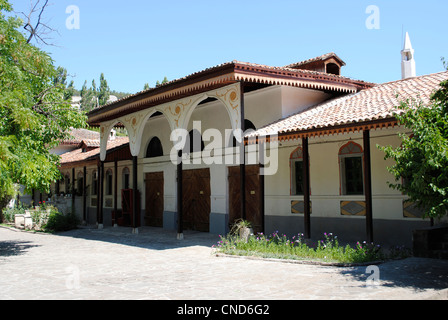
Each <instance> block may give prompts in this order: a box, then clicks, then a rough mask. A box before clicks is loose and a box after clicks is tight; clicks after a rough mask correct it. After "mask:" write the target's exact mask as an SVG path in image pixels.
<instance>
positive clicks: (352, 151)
mask: <svg viewBox="0 0 448 320" xmlns="http://www.w3.org/2000/svg"><path fill="white" fill-rule="evenodd" d="M348 158H358V159H360V161H361V179H360V180H361V189H362V192H359V191H354V192H348V191H347V170H346V159H348ZM338 160H339V177H340V194H341V195H343V196H363V195H365V185H364V179H365V166H364V151H363V148H362V146H361V145H360V144H358V143H356V142H353V141H350V142H348V143H346V144H344V145H343V146H342V147H341V148H340V149H339V153H338ZM358 179H359V177H358Z"/></svg>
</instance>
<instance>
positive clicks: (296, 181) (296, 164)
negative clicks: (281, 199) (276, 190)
mask: <svg viewBox="0 0 448 320" xmlns="http://www.w3.org/2000/svg"><path fill="white" fill-rule="evenodd" d="M289 166H290V169H291V195H303V150H302V148H301V147H298V148H297V149H296V150H294V152H293V153H291V156H290V158H289Z"/></svg>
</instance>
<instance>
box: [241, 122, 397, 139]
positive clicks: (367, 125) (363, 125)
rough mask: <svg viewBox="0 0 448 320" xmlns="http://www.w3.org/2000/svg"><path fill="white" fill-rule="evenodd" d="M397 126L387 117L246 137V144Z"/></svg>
mask: <svg viewBox="0 0 448 320" xmlns="http://www.w3.org/2000/svg"><path fill="white" fill-rule="evenodd" d="M397 125H399V124H398V120H397V119H396V118H395V117H388V118H384V119H376V120H371V121H362V122H352V123H346V124H340V125H332V126H326V127H319V128H317V127H314V128H308V129H303V130H285V131H282V132H277V133H270V134H268V133H266V134H264V135H259V136H250V137H246V142H245V143H246V144H248V145H251V144H260V143H267V142H273V141H278V142H282V141H289V140H298V139H301V138H312V137H321V136H330V135H335V134H342V133H354V132H361V131H364V130H376V129H382V128H393V127H395V126H397Z"/></svg>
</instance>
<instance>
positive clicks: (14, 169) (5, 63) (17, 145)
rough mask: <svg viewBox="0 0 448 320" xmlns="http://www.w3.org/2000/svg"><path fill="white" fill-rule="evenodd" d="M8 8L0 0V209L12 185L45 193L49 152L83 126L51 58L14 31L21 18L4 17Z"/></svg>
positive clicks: (51, 177)
mask: <svg viewBox="0 0 448 320" xmlns="http://www.w3.org/2000/svg"><path fill="white" fill-rule="evenodd" d="M12 10H13V8H12V6H11V4H10V3H9V2H8V0H0V92H1V94H0V211H1V208H2V207H4V205H5V203H7V201H9V199H10V198H11V197H12V196H14V192H15V186H16V185H17V184H21V185H24V186H25V189H26V191H30V190H32V189H36V190H40V191H42V192H49V191H50V185H51V183H52V182H54V181H56V180H57V179H59V178H60V173H59V170H58V166H59V157H58V156H57V155H54V154H51V153H50V152H49V150H50V149H51V148H54V147H56V146H57V145H58V144H59V141H61V140H63V139H66V138H68V134H69V133H68V132H69V129H70V128H72V127H74V128H81V127H84V126H85V123H86V116H85V114H84V113H81V112H79V111H78V110H76V109H74V108H72V106H71V104H70V101H68V100H67V99H66V87H65V85H64V84H63V82H64V81H65V80H64V79H63V73H62V78H61V73H59V72H58V69H57V68H55V66H54V65H53V62H52V59H51V57H50V56H49V55H48V54H47V53H45V52H44V51H42V50H41V49H39V48H37V47H36V46H34V45H32V44H31V43H30V41H31V39H32V38H31V37H29V38H28V39H27V38H26V37H25V35H24V34H22V33H21V32H20V31H19V29H21V28H23V21H22V20H20V19H18V18H17V17H6V14H7V13H8V14H9V13H10V12H12ZM61 81H62V82H61Z"/></svg>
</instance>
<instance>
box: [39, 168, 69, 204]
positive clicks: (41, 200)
mask: <svg viewBox="0 0 448 320" xmlns="http://www.w3.org/2000/svg"><path fill="white" fill-rule="evenodd" d="M75 183H76V178H75V168H72V212H75V196H76V190H75V186H76V184H75ZM41 201H42V200H41Z"/></svg>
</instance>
